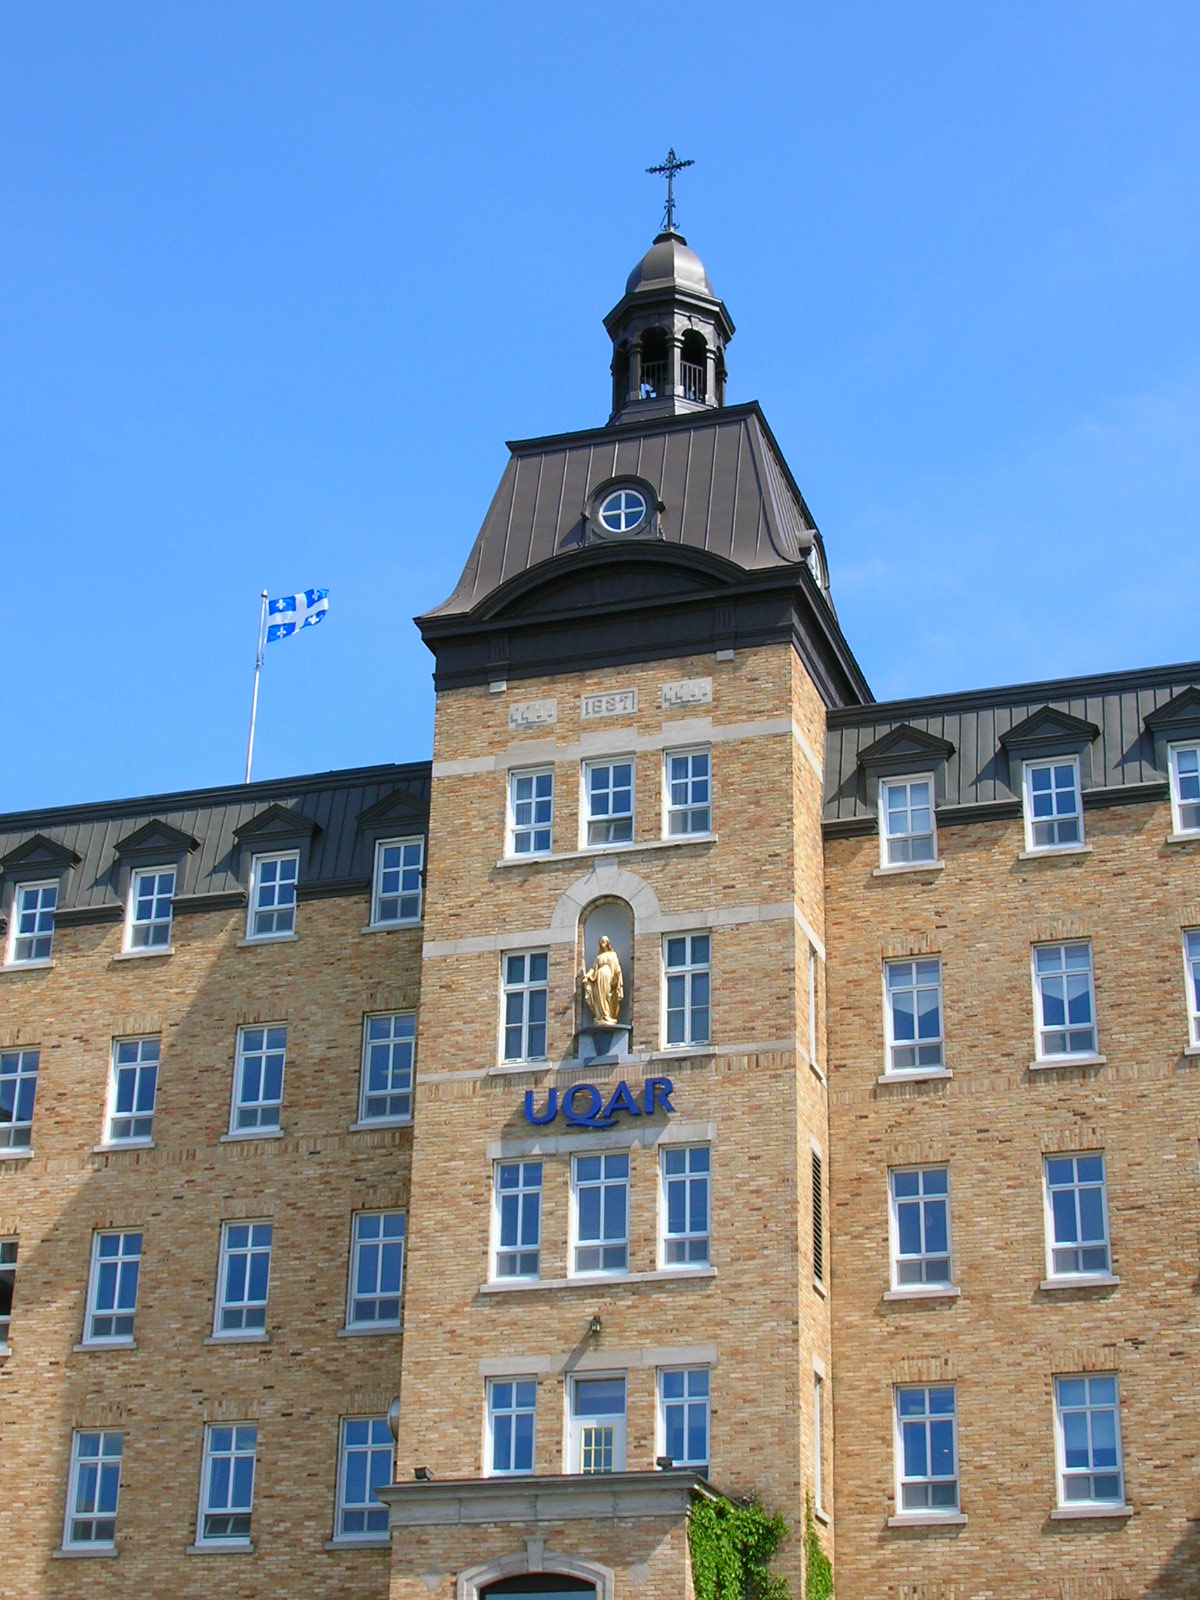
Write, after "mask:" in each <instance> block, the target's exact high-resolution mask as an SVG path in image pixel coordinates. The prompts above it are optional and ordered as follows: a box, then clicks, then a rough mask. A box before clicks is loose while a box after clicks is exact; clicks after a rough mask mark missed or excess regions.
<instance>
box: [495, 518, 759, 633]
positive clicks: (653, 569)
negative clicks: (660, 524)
mask: <svg viewBox="0 0 1200 1600" xmlns="http://www.w3.org/2000/svg"><path fill="white" fill-rule="evenodd" d="M745 576H746V575H745V573H743V572H742V571H740V569H739V568H737V567H735V566H734V565H733V564H732V562H729V561H726V560H724V559H723V558H722V557H720V556H713V555H711V554H709V553H708V552H706V551H697V550H691V549H685V548H684V547H683V546H679V545H669V544H664V543H663V541H662V540H661V539H641V540H638V539H628V540H621V541H619V542H618V543H613V544H606V545H590V546H588V547H587V548H586V549H580V550H568V551H564V552H562V553H561V554H559V555H557V556H554V557H552V558H551V560H549V561H545V562H542V563H540V564H539V565H538V566H537V567H532V568H530V570H529V571H528V572H523V573H521V574H520V575H519V576H518V577H516V578H513V579H510V581H509V582H508V583H506V584H504V585H502V586H501V588H499V589H497V590H496V591H495V592H494V593H493V594H491V595H489V596H488V598H487V599H486V600H485V601H484V602H483V604H482V605H481V606H480V607H479V608H478V612H477V615H478V616H479V617H480V619H484V618H486V619H489V620H496V621H499V620H507V619H510V618H511V619H512V620H513V621H518V620H519V621H522V622H525V621H534V620H536V619H538V618H541V617H546V618H549V617H561V616H562V615H563V614H564V613H570V612H586V613H593V612H596V611H611V612H613V613H616V614H619V613H620V612H621V611H623V610H626V609H628V608H629V607H630V606H632V605H639V606H645V605H646V604H647V602H650V603H653V601H655V600H662V601H663V602H664V603H669V602H670V601H672V600H680V599H690V598H691V597H693V596H699V595H703V594H711V593H713V592H714V591H715V592H718V593H719V592H721V591H722V590H725V589H727V588H728V587H729V586H730V585H731V584H736V583H737V582H738V581H739V580H741V581H743V582H744V581H745Z"/></svg>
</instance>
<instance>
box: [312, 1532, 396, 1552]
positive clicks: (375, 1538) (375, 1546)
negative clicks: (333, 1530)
mask: <svg viewBox="0 0 1200 1600" xmlns="http://www.w3.org/2000/svg"><path fill="white" fill-rule="evenodd" d="M391 1543H392V1541H391V1540H390V1539H389V1538H388V1536H387V1534H386V1533H384V1534H378V1533H376V1534H372V1535H371V1536H370V1538H364V1539H348V1538H347V1539H326V1541H325V1544H324V1548H325V1549H326V1550H388V1549H390V1548H391Z"/></svg>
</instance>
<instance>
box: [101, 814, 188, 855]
mask: <svg viewBox="0 0 1200 1600" xmlns="http://www.w3.org/2000/svg"><path fill="white" fill-rule="evenodd" d="M199 845H200V841H199V839H193V838H192V836H191V834H190V833H184V831H183V829H182V828H176V827H173V826H172V825H171V823H169V822H164V821H163V820H162V818H161V817H151V819H150V821H149V822H146V823H143V824H142V826H141V827H140V828H137V829H135V830H134V832H133V833H127V834H126V835H125V837H124V838H123V839H118V840H117V842H116V844H115V845H114V846H113V851H114V852H115V854H117V855H118V856H143V855H163V856H178V855H184V854H187V853H188V852H190V851H192V850H196V849H198V848H199Z"/></svg>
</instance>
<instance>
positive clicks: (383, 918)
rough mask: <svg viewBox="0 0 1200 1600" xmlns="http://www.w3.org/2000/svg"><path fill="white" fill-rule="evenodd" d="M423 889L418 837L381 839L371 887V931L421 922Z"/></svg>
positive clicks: (422, 855)
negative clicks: (394, 925)
mask: <svg viewBox="0 0 1200 1600" xmlns="http://www.w3.org/2000/svg"><path fill="white" fill-rule="evenodd" d="M424 886H425V840H424V838H423V837H422V836H421V835H419V834H418V835H417V837H416V838H413V839H381V840H380V841H379V843H378V844H377V845H376V846H375V875H374V878H373V879H372V884H371V925H372V927H376V928H386V927H390V926H391V925H392V924H394V923H400V922H420V920H421V898H422V894H423V891H424Z"/></svg>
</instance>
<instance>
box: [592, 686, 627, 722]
mask: <svg viewBox="0 0 1200 1600" xmlns="http://www.w3.org/2000/svg"><path fill="white" fill-rule="evenodd" d="M636 710H637V690H636V689H614V690H612V691H611V692H610V693H608V694H585V695H584V696H583V697H582V698H581V700H580V702H579V715H580V716H581V717H619V716H622V715H623V714H624V713H626V712H629V711H636Z"/></svg>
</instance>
